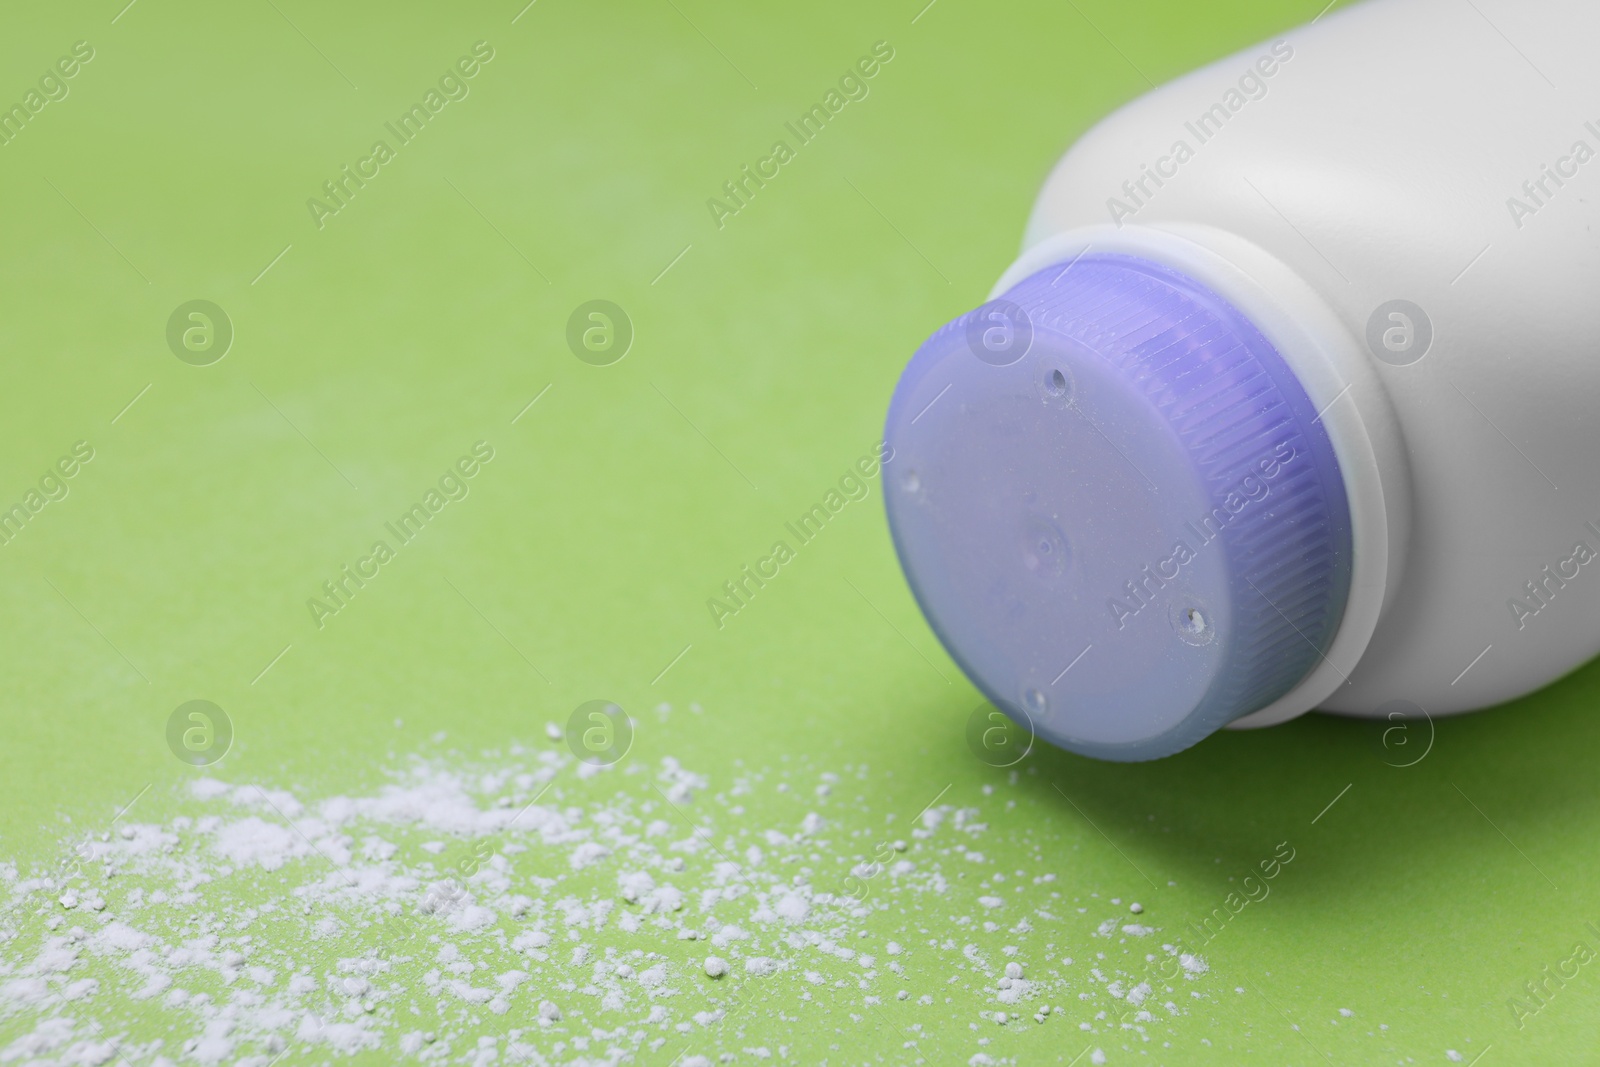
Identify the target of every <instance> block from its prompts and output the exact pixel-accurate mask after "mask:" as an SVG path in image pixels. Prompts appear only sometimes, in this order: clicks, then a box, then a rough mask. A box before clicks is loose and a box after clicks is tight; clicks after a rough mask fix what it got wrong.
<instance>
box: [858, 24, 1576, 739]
mask: <svg viewBox="0 0 1600 1067" xmlns="http://www.w3.org/2000/svg"><path fill="white" fill-rule="evenodd" d="M1596 41H1600V7H1596V6H1595V5H1593V4H1587V3H1581V2H1554V0H1523V2H1522V3H1519V4H1515V5H1511V4H1494V5H1486V4H1464V3H1458V2H1455V0H1369V2H1367V3H1364V4H1359V5H1356V6H1353V7H1351V8H1349V9H1346V10H1341V11H1337V12H1334V13H1331V14H1329V15H1327V16H1326V17H1324V18H1321V19H1320V20H1319V21H1317V22H1316V23H1315V24H1313V25H1309V26H1305V27H1301V28H1300V29H1297V30H1295V31H1292V32H1290V33H1287V34H1285V35H1283V37H1282V38H1281V39H1278V40H1273V41H1268V42H1264V43H1262V44H1261V45H1259V46H1257V47H1254V48H1250V49H1246V50H1245V51H1243V52H1240V53H1238V54H1237V55H1235V56H1232V57H1230V58H1228V59H1224V60H1221V61H1219V62H1217V63H1214V64H1212V65H1210V66H1208V67H1206V68H1204V69H1202V70H1199V71H1196V72H1194V73H1192V74H1190V75H1187V76H1186V77H1183V78H1181V79H1179V80H1178V81H1176V82H1173V83H1171V84H1169V85H1166V86H1163V87H1162V88H1159V89H1156V90H1155V91H1153V92H1150V93H1148V94H1147V95H1145V96H1143V97H1142V98H1140V99H1138V100H1135V101H1134V102H1133V103H1131V104H1129V105H1128V106H1126V107H1124V108H1122V109H1121V110H1120V111H1118V112H1117V113H1115V114H1114V115H1112V116H1111V117H1109V118H1107V119H1106V120H1105V121H1103V122H1102V123H1100V124H1099V125H1098V126H1096V127H1095V128H1094V129H1092V130H1090V131H1089V132H1088V133H1087V134H1085V135H1084V136H1083V137H1082V138H1081V139H1080V140H1079V141H1078V142H1077V144H1075V145H1074V146H1073V147H1072V149H1071V150H1070V151H1069V152H1068V153H1067V154H1066V156H1065V157H1064V158H1063V159H1062V160H1061V162H1060V163H1059V164H1058V165H1057V166H1056V168H1055V170H1054V171H1053V173H1052V174H1051V175H1050V177H1049V179H1048V180H1047V182H1046V183H1045V186H1044V189H1043V192H1042V193H1041V194H1040V196H1039V200H1038V202H1037V204H1036V205H1035V208H1034V211H1033V216H1032V218H1031V220H1030V222H1029V224H1028V228H1027V233H1026V237H1025V239H1024V242H1023V247H1024V251H1023V253H1022V255H1021V257H1020V258H1019V259H1018V260H1017V262H1016V263H1015V264H1013V265H1012V266H1011V268H1010V269H1009V270H1007V271H1006V272H1005V274H1004V276H1003V277H1002V278H1001V280H1000V282H999V284H998V285H997V286H996V287H995V289H994V293H993V294H992V297H991V301H990V302H989V303H988V304H985V305H983V306H982V307H980V308H978V309H977V310H976V311H974V312H972V313H970V314H968V315H966V316H963V317H962V318H960V319H958V320H956V321H955V322H953V323H951V324H949V325H947V326H946V327H944V328H942V329H941V330H939V331H938V332H936V333H935V334H934V335H933V337H931V338H930V339H929V340H928V341H927V342H926V343H925V344H924V345H923V347H922V348H921V349H920V350H919V352H918V353H917V355H916V357H915V358H914V359H913V360H912V362H911V363H910V365H909V366H908V367H907V368H906V371H905V373H904V375H903V376H902V378H901V381H900V384H899V386H898V388H897V389H896V393H895V397H894V400H893V402H892V404H891V407H890V412H889V418H888V426H887V432H886V437H887V440H888V442H889V444H890V445H891V446H892V447H893V449H894V454H895V456H896V461H895V463H894V464H892V467H891V471H890V472H889V477H888V478H887V479H886V482H885V498H886V503H887V508H888V512H889V518H890V526H891V530H892V531H893V534H894V538H895V543H896V547H897V550H898V552H899V554H900V557H901V561H902V564H903V566H904V569H905V571H906V574H907V577H908V579H909V581H910V583H911V585H912V588H913V590H914V591H915V593H916V596H917V598H918V601H919V603H920V604H921V606H922V608H923V610H924V612H925V614H926V615H927V617H928V618H929V620H930V622H931V623H932V625H933V627H934V629H935V630H936V631H937V632H938V634H939V636H940V638H941V640H942V641H943V642H944V644H945V646H946V648H947V649H948V650H949V651H950V653H951V654H952V656H953V657H954V658H955V659H956V660H957V661H958V662H959V663H960V664H961V666H962V668H963V669H964V670H965V671H966V672H967V674H968V676H969V677H970V678H972V680H973V681H974V683H975V684H977V685H978V687H979V688H980V689H982V690H983V691H984V692H985V694H986V695H987V696H988V697H989V698H990V699H991V700H993V701H994V702H995V703H996V704H998V705H1000V706H1001V707H1003V708H1005V709H1006V710H1007V711H1008V712H1010V713H1011V714H1012V715H1013V716H1016V717H1019V718H1023V717H1025V718H1026V719H1027V720H1028V721H1029V722H1030V723H1031V725H1032V727H1033V728H1034V729H1035V730H1036V731H1037V732H1038V733H1039V734H1040V735H1041V736H1043V737H1045V738H1046V739H1048V740H1050V741H1052V742H1054V743H1056V744H1059V745H1062V746H1064V747H1067V748H1070V749H1073V750H1075V751H1079V752H1083V753H1086V754H1090V755H1096V756H1101V757H1104V758H1110V759H1147V758H1152V757H1155V756H1161V755H1165V754H1168V753H1171V752H1175V751H1178V750H1179V749H1182V748H1184V747H1187V746H1188V745H1191V744H1193V743H1195V742H1196V741H1198V740H1200V739H1201V738H1203V737H1204V736H1206V735H1207V734H1209V733H1210V732H1212V731H1213V730H1215V729H1217V728H1219V727H1221V726H1224V725H1233V726H1265V725H1270V724H1273V723H1278V722H1282V721H1284V720H1286V719H1289V718H1292V717H1294V716H1297V715H1300V714H1302V713H1304V712H1306V711H1309V710H1311V709H1313V708H1322V709H1326V710H1330V711H1336V712H1342V713H1347V714H1352V715H1367V716H1374V715H1382V714H1384V709H1385V708H1388V707H1390V706H1392V703H1391V702H1395V701H1406V702H1410V703H1412V704H1414V705H1416V706H1418V707H1420V708H1421V709H1422V710H1423V711H1425V712H1427V713H1428V714H1429V715H1431V716H1438V715H1444V714H1450V713H1455V712H1463V711H1469V710H1472V709H1476V708H1482V707H1486V706H1489V705H1493V704H1497V703H1500V702H1503V701H1506V700H1510V699H1512V698H1514V697H1518V696H1521V695H1522V694H1525V693H1528V692H1530V691H1532V690H1534V689H1537V688H1539V687H1540V686H1543V685H1545V684H1546V683H1548V682H1550V681H1552V680H1554V679H1556V678H1557V677H1559V676H1561V675H1563V674H1565V673H1567V672H1568V671H1571V670H1572V669H1574V668H1576V667H1577V666H1579V665H1581V664H1582V663H1584V662H1585V661H1586V660H1588V659H1589V658H1591V657H1593V656H1594V655H1595V654H1596V652H1597V651H1600V421H1597V419H1596V411H1597V409H1600V207H1597V205H1600V65H1597V64H1596V63H1595V62H1594V61H1593V57H1592V55H1590V54H1589V52H1590V50H1591V49H1592V46H1593V44H1594V42H1596Z"/></svg>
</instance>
